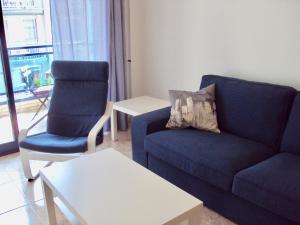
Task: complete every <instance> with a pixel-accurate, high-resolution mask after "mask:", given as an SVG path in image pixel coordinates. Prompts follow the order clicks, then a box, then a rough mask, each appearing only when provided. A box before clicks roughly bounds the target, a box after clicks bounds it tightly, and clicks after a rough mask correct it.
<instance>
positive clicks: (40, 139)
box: [20, 133, 102, 153]
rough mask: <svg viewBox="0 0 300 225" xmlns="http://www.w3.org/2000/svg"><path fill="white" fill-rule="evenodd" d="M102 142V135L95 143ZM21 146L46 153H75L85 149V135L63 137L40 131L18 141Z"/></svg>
mask: <svg viewBox="0 0 300 225" xmlns="http://www.w3.org/2000/svg"><path fill="white" fill-rule="evenodd" d="M100 143H102V136H99V137H98V138H97V144H100ZM20 146H21V147H22V148H26V149H30V150H36V151H40V152H48V153H77V152H85V151H86V150H87V137H64V136H59V135H55V134H49V133H41V134H36V135H32V136H28V137H26V138H25V139H24V140H23V141H21V142H20Z"/></svg>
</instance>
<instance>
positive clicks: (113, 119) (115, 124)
mask: <svg viewBox="0 0 300 225" xmlns="http://www.w3.org/2000/svg"><path fill="white" fill-rule="evenodd" d="M110 129H111V139H112V140H113V141H117V140H118V122H117V111H116V110H115V109H113V110H112V113H111V119H110Z"/></svg>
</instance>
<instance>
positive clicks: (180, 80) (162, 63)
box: [130, 0, 300, 98]
mask: <svg viewBox="0 0 300 225" xmlns="http://www.w3.org/2000/svg"><path fill="white" fill-rule="evenodd" d="M130 21H131V24H130V27H131V59H132V67H131V71H132V75H131V76H132V77H131V82H132V84H131V85H132V95H133V96H138V95H143V94H148V95H152V96H157V97H164V98H167V97H168V92H167V91H168V89H186V90H197V89H198V87H199V83H200V80H201V75H203V74H220V75H228V76H234V77H238V78H245V79H250V80H255V81H265V82H272V83H278V84H285V85H291V86H294V87H296V88H298V89H300V0H130Z"/></svg>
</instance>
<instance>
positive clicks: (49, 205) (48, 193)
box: [42, 181, 57, 225]
mask: <svg viewBox="0 0 300 225" xmlns="http://www.w3.org/2000/svg"><path fill="white" fill-rule="evenodd" d="M42 184H43V190H44V196H45V206H46V213H47V217H48V224H49V225H57V221H56V215H55V207H54V199H53V192H52V190H51V188H50V187H49V186H48V185H47V184H46V183H45V182H44V181H42Z"/></svg>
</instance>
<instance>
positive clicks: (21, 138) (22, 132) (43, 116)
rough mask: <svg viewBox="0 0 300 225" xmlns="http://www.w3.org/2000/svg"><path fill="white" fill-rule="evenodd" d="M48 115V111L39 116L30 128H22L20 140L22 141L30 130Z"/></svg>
mask: <svg viewBox="0 0 300 225" xmlns="http://www.w3.org/2000/svg"><path fill="white" fill-rule="evenodd" d="M47 116H48V112H47V113H45V114H43V115H42V116H41V117H39V118H38V119H37V120H34V121H33V122H32V123H31V124H30V125H29V127H28V128H25V129H22V130H20V132H19V138H18V140H19V142H21V141H22V140H23V139H24V138H25V137H26V136H27V134H28V132H29V131H30V130H31V129H32V128H34V127H35V126H36V125H37V124H39V123H40V122H41V121H42V120H43V119H45V118H46V117H47Z"/></svg>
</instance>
